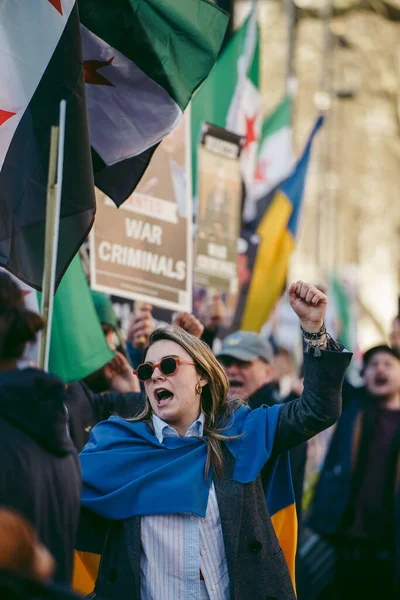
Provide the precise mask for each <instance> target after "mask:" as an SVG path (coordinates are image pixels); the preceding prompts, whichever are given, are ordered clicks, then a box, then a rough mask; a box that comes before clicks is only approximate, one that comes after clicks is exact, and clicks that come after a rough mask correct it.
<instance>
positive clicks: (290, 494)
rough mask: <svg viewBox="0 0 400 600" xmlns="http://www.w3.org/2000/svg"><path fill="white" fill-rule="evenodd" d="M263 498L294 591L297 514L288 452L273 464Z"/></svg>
mask: <svg viewBox="0 0 400 600" xmlns="http://www.w3.org/2000/svg"><path fill="white" fill-rule="evenodd" d="M265 497H266V501H267V507H268V512H269V514H270V517H271V521H272V525H273V528H274V531H275V533H276V537H277V538H278V540H279V544H280V546H281V548H282V550H283V554H284V555H285V560H286V564H287V566H288V569H289V573H290V578H291V580H292V584H293V589H294V590H296V576H295V561H296V550H297V532H298V523H297V513H296V503H295V497H294V490H293V483H292V474H291V469H290V458H289V452H286V453H285V454H282V455H281V456H279V457H278V459H277V460H276V461H275V462H274V465H273V468H272V470H271V472H270V473H269V477H268V480H267V482H266V485H265Z"/></svg>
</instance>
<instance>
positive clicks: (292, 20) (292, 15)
mask: <svg viewBox="0 0 400 600" xmlns="http://www.w3.org/2000/svg"><path fill="white" fill-rule="evenodd" d="M285 6H286V20H287V53H286V74H285V91H286V95H287V96H288V97H289V98H293V97H294V96H295V95H296V91H297V80H296V74H295V68H294V51H295V36H296V5H295V3H294V0H285Z"/></svg>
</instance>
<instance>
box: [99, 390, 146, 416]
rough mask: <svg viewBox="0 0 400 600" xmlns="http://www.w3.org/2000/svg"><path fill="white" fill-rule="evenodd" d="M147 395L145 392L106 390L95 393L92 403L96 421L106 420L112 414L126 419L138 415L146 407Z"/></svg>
mask: <svg viewBox="0 0 400 600" xmlns="http://www.w3.org/2000/svg"><path fill="white" fill-rule="evenodd" d="M145 400H146V396H145V394H144V393H143V392H125V393H118V392H106V393H104V394H93V392H91V398H90V401H91V404H92V407H93V412H94V413H95V415H96V422H99V421H105V420H106V419H108V418H109V417H110V416H111V415H118V416H119V417H122V418H124V419H129V418H131V417H134V416H136V415H137V414H138V413H139V412H140V411H141V410H143V408H144V404H145Z"/></svg>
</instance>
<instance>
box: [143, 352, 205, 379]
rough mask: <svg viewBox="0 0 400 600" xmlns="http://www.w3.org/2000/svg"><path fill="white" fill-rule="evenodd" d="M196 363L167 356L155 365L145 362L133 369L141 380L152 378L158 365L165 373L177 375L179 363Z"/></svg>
mask: <svg viewBox="0 0 400 600" xmlns="http://www.w3.org/2000/svg"><path fill="white" fill-rule="evenodd" d="M181 364H184V365H195V364H196V363H194V362H190V361H189V360H186V359H184V358H179V357H178V356H177V357H175V356H165V357H164V358H163V359H162V360H161V361H160V362H159V363H156V364H155V365H153V364H152V363H147V362H146V363H143V364H141V365H139V366H138V368H137V369H136V370H135V371H133V372H134V374H135V375H137V377H138V379H140V381H148V380H149V379H151V377H152V375H153V371H154V369H156V368H157V367H158V368H159V369H160V371H161V373H162V374H163V375H167V376H169V375H175V373H176V372H177V370H178V367H179V365H181Z"/></svg>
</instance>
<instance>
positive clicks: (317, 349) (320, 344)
mask: <svg viewBox="0 0 400 600" xmlns="http://www.w3.org/2000/svg"><path fill="white" fill-rule="evenodd" d="M305 342H306V350H305V351H306V354H309V353H310V351H311V350H313V353H314V356H322V352H321V348H326V343H327V337H326V336H325V337H324V339H320V340H305Z"/></svg>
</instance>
